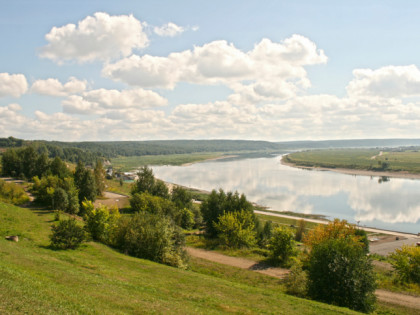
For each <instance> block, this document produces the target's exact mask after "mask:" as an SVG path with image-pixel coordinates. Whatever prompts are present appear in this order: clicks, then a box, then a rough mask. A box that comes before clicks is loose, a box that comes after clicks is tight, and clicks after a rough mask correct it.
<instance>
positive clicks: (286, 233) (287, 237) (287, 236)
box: [268, 226, 296, 264]
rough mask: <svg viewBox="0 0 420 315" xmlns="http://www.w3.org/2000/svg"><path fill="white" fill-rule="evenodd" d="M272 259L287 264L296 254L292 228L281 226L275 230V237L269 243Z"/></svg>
mask: <svg viewBox="0 0 420 315" xmlns="http://www.w3.org/2000/svg"><path fill="white" fill-rule="evenodd" d="M268 248H269V250H270V256H271V259H272V260H274V261H275V262H279V263H281V264H287V263H288V260H289V258H290V257H292V256H293V255H295V254H296V243H295V240H294V233H293V231H292V230H291V229H290V228H287V227H284V226H280V227H276V228H275V229H274V230H273V236H272V237H271V238H270V240H269V243H268Z"/></svg>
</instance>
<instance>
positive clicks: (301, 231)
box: [295, 219, 306, 242]
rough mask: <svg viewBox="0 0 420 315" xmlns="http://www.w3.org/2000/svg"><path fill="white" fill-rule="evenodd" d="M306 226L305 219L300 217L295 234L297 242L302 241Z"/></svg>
mask: <svg viewBox="0 0 420 315" xmlns="http://www.w3.org/2000/svg"><path fill="white" fill-rule="evenodd" d="M305 226H306V221H305V220H303V219H300V220H299V223H298V226H297V229H296V234H295V240H296V241H297V242H300V241H302V239H303V235H304V234H305Z"/></svg>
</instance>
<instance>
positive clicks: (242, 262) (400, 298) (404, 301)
mask: <svg viewBox="0 0 420 315" xmlns="http://www.w3.org/2000/svg"><path fill="white" fill-rule="evenodd" d="M186 250H187V252H188V254H190V255H191V256H193V257H197V258H201V259H206V260H210V261H213V262H217V263H219V264H224V265H228V266H233V267H238V268H242V269H247V270H253V271H256V272H259V273H263V274H266V275H268V276H271V277H275V278H279V279H283V278H285V276H286V275H287V274H288V273H289V272H290V271H289V270H288V269H283V268H274V267H270V266H267V265H264V264H261V263H258V262H256V261H253V260H250V259H245V258H239V257H230V256H226V255H223V254H220V253H217V252H213V251H208V250H204V249H199V248H192V247H187V248H186ZM375 263H376V262H375ZM378 263H380V262H378ZM384 267H388V266H384ZM391 268H392V267H391ZM375 294H376V296H377V298H378V300H380V301H383V302H386V303H390V304H396V305H401V306H406V307H409V308H412V309H414V310H417V309H419V310H420V297H417V296H412V295H407V294H401V293H395V292H390V291H386V290H376V291H375Z"/></svg>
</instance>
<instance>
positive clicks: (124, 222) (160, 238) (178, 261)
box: [112, 212, 187, 268]
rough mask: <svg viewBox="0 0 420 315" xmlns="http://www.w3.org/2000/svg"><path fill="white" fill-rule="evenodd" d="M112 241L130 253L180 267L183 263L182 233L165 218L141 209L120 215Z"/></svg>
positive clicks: (184, 263) (184, 257)
mask: <svg viewBox="0 0 420 315" xmlns="http://www.w3.org/2000/svg"><path fill="white" fill-rule="evenodd" d="M112 244H113V245H114V246H115V247H117V248H119V249H120V250H121V251H122V252H124V253H126V254H128V255H131V256H135V257H139V258H144V259H149V260H152V261H156V262H159V263H163V264H167V265H170V266H176V267H181V268H185V267H186V265H187V256H186V252H185V251H184V249H183V246H184V244H185V240H184V235H183V234H182V232H181V231H180V229H179V228H178V227H177V226H176V225H174V224H173V223H172V221H171V220H170V219H169V218H167V217H164V216H160V215H157V214H151V213H147V212H143V213H136V214H134V216H133V217H131V218H129V217H122V218H121V219H120V220H119V221H118V224H117V228H116V229H115V231H114V233H113V237H112Z"/></svg>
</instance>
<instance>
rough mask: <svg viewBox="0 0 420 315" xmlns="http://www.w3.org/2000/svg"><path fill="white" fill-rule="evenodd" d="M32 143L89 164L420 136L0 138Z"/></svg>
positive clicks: (385, 143) (2, 142)
mask: <svg viewBox="0 0 420 315" xmlns="http://www.w3.org/2000/svg"><path fill="white" fill-rule="evenodd" d="M29 145H32V146H34V147H35V148H36V149H37V151H38V153H40V154H42V153H47V154H48V157H50V158H54V157H60V158H61V159H63V160H66V161H70V162H77V161H79V160H81V161H82V162H84V163H86V164H92V163H95V162H96V160H97V158H105V159H110V158H114V157H118V156H143V155H167V154H188V153H198V152H257V151H259V152H273V153H275V152H284V151H287V150H289V151H296V150H302V149H326V148H360V147H398V146H420V139H363V140H326V141H290V142H269V141H250V140H153V141H103V142H101V141H92V142H60V141H45V140H23V139H17V138H14V137H8V138H0V152H2V151H4V150H5V149H7V148H20V147H25V146H29Z"/></svg>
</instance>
